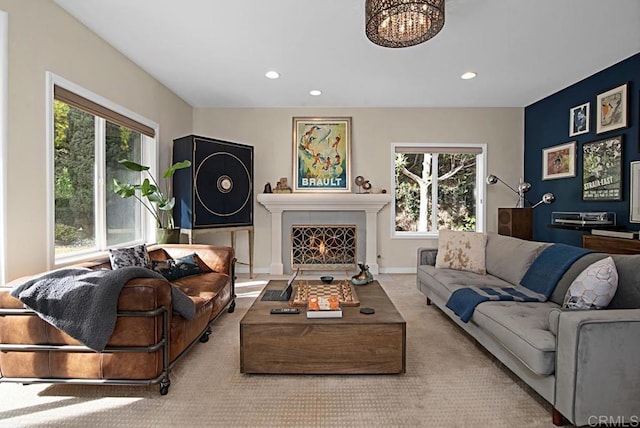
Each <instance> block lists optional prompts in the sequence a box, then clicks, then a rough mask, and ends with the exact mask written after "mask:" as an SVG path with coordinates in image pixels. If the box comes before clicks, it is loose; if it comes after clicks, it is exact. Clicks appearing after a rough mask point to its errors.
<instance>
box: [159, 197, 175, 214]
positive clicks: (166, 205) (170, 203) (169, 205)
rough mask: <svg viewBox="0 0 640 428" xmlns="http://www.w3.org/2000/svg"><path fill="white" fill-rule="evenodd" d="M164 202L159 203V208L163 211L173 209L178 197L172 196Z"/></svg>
mask: <svg viewBox="0 0 640 428" xmlns="http://www.w3.org/2000/svg"><path fill="white" fill-rule="evenodd" d="M163 202H164V203H163V204H160V203H158V209H159V210H161V211H171V210H172V209H173V206H174V205H175V204H176V198H171V199H169V200H168V201H167V200H165V201H163Z"/></svg>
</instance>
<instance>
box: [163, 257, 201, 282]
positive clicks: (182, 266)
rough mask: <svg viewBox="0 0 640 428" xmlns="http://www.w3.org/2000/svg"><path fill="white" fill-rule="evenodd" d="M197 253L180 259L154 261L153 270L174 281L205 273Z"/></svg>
mask: <svg viewBox="0 0 640 428" xmlns="http://www.w3.org/2000/svg"><path fill="white" fill-rule="evenodd" d="M196 257H198V256H197V255H196V253H193V254H189V255H188V256H184V257H181V258H178V259H167V260H154V261H153V262H152V269H153V270H155V271H156V272H158V273H159V274H161V275H162V276H164V277H165V278H167V280H169V281H173V280H175V279H178V278H183V277H185V276H189V275H197V274H199V273H202V272H204V271H203V270H202V268H201V267H200V265H198V262H197V260H196Z"/></svg>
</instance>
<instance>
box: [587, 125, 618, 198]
mask: <svg viewBox="0 0 640 428" xmlns="http://www.w3.org/2000/svg"><path fill="white" fill-rule="evenodd" d="M582 199H583V200H585V201H621V200H622V135H618V136H617V137H611V138H607V139H604V140H598V141H592V142H590V143H584V144H583V145H582Z"/></svg>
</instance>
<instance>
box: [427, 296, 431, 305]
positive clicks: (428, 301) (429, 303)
mask: <svg viewBox="0 0 640 428" xmlns="http://www.w3.org/2000/svg"><path fill="white" fill-rule="evenodd" d="M427 306H431V299H430V298H428V297H427Z"/></svg>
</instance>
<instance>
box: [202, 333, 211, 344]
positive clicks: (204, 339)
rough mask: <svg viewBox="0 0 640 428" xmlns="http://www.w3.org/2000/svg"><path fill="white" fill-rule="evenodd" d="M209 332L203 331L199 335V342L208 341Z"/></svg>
mask: <svg viewBox="0 0 640 428" xmlns="http://www.w3.org/2000/svg"><path fill="white" fill-rule="evenodd" d="M209 334H210V333H204V334H203V335H202V336H200V343H207V342H208V341H209Z"/></svg>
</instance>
